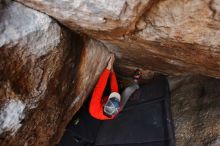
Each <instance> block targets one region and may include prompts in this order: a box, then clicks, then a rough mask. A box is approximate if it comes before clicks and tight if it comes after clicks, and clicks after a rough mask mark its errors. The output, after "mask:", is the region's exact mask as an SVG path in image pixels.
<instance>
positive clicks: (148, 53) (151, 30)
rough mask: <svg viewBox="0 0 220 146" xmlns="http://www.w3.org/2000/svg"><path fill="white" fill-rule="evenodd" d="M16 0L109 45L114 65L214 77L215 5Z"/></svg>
mask: <svg viewBox="0 0 220 146" xmlns="http://www.w3.org/2000/svg"><path fill="white" fill-rule="evenodd" d="M18 1H20V2H22V3H24V4H25V5H28V6H30V7H32V8H34V9H37V10H40V11H42V12H45V13H47V14H49V15H51V16H52V17H54V18H56V19H57V20H58V21H60V22H61V23H63V24H64V25H66V26H68V27H69V28H71V29H73V30H77V31H82V32H84V33H87V34H89V35H90V36H92V37H95V38H97V39H100V40H104V41H105V42H106V43H107V44H113V45H115V48H117V49H115V50H117V51H116V52H115V53H116V54H117V57H118V61H117V62H118V64H121V65H123V66H126V65H128V66H129V67H132V66H133V67H140V68H143V69H151V70H154V71H159V72H162V73H167V74H175V75H179V74H191V73H196V74H203V75H208V76H213V77H220V73H219V65H220V60H219V58H220V57H219V49H220V39H218V38H219V36H220V30H219V28H220V22H219V16H220V15H219V12H220V7H219V1H218V0H185V1H182V0H166V1H141V2H140V1H129V0H127V1H120V2H117V3H116V2H114V1H113V0H112V1H108V2H107V1H102V2H101V3H99V2H98V1H97V3H95V1H90V2H88V1H77V0H75V1H71V2H70V1H65V2H60V3H58V2H48V1H44V0H42V1H34V0H18ZM74 3H76V5H75V6H72V5H71V4H74ZM80 4H81V5H80ZM94 4H96V9H95V10H94V8H95V7H94ZM123 6H124V7H126V9H125V11H123ZM69 7H71V10H70V8H69ZM78 8H80V11H78ZM55 10H56V11H55ZM96 10H97V11H96ZM139 10H140V11H139ZM143 10H144V11H143ZM113 11H114V12H113ZM98 12H99V13H98ZM110 12H111V13H110ZM122 12H123V13H122ZM142 12H143V13H142ZM70 13H71V14H73V13H77V15H76V16H75V15H74V16H73V15H70ZM118 14H120V15H118ZM78 15H80V17H78ZM61 16H62V18H61ZM88 16H90V17H88ZM93 16H94V17H96V18H110V19H112V20H114V19H115V18H116V17H117V20H116V21H114V23H110V21H108V19H106V22H104V21H103V22H102V21H98V19H97V20H96V21H93V20H94V19H95V18H93ZM76 17H77V19H76ZM133 17H135V19H133ZM127 20H129V22H128V21H127ZM67 21H68V23H67ZM91 22H92V23H91ZM100 22H101V23H100ZM111 22H112V21H111ZM91 24H92V25H91ZM131 26H132V27H131ZM114 30H119V31H118V32H117V31H114ZM124 30H126V31H124Z"/></svg>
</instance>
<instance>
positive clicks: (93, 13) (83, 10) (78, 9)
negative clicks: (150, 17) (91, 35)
mask: <svg viewBox="0 0 220 146" xmlns="http://www.w3.org/2000/svg"><path fill="white" fill-rule="evenodd" d="M18 1H20V2H22V3H25V4H27V5H28V6H30V7H33V8H35V9H37V10H40V11H43V12H45V13H47V14H48V15H50V16H52V17H54V18H56V19H57V20H59V21H60V22H62V23H63V24H64V25H66V26H68V27H69V28H71V29H73V30H75V29H81V30H84V29H86V30H91V31H95V32H100V31H103V32H105V33H109V34H115V35H119V34H123V33H126V32H129V31H130V30H132V29H134V28H135V22H136V21H137V20H138V19H137V18H139V16H140V15H142V13H143V12H144V11H145V10H146V9H148V8H149V6H150V5H151V3H152V2H153V0H144V1H143V0H120V1H118V0H89V1H88V0H65V1H60V0H53V1H46V0H43V1H36V0H18ZM128 28H129V29H128ZM115 32H117V33H115Z"/></svg>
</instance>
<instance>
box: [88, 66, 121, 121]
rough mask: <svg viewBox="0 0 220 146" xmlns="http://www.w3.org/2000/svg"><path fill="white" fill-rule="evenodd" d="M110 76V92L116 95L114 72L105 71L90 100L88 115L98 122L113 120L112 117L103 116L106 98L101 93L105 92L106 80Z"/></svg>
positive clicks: (116, 84)
mask: <svg viewBox="0 0 220 146" xmlns="http://www.w3.org/2000/svg"><path fill="white" fill-rule="evenodd" d="M109 75H110V86H111V92H117V93H118V83H117V79H116V75H115V73H114V72H111V71H110V70H108V69H105V70H104V71H103V72H102V74H101V76H100V78H99V80H98V82H97V84H96V86H95V89H94V91H93V94H92V99H91V102H90V105H89V112H90V114H91V115H92V116H93V117H94V118H96V119H99V120H108V119H113V118H114V116H113V117H108V116H106V115H105V114H104V110H103V108H104V105H105V102H106V101H107V100H106V99H108V97H103V92H104V90H105V87H106V84H107V81H108V78H109Z"/></svg>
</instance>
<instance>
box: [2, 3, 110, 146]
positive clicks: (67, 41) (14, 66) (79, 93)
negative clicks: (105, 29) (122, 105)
mask: <svg viewBox="0 0 220 146" xmlns="http://www.w3.org/2000/svg"><path fill="white" fill-rule="evenodd" d="M0 29H1V31H0V52H1V53H0V99H1V100H0V135H1V139H0V145H5V146H6V145H7V146H15V145H16V146H24V145H30V146H31V145H36V146H39V145H41V146H43V145H53V144H54V143H56V142H57V141H59V138H60V137H61V136H62V132H63V130H64V129H65V126H66V125H67V123H68V122H69V121H70V120H71V118H72V116H73V115H74V113H75V112H76V111H77V110H78V109H79V108H80V107H81V105H82V103H83V101H84V100H85V99H86V97H87V96H88V94H89V93H90V91H91V90H92V88H93V86H94V84H95V83H96V80H97V79H98V76H99V74H100V73H101V72H102V70H103V69H104V67H105V66H106V63H107V60H108V51H107V50H106V47H105V46H104V45H103V44H101V43H99V42H97V41H93V40H89V39H88V40H87V41H85V42H83V40H82V38H81V37H80V36H78V35H76V34H73V33H72V32H70V31H68V30H67V29H65V28H63V27H61V26H59V25H58V24H57V23H56V22H55V21H54V20H52V19H51V18H49V17H48V16H47V15H45V14H42V13H39V12H37V11H35V10H32V9H29V8H27V7H25V6H23V5H21V4H19V3H16V2H13V3H11V4H10V5H8V6H7V7H4V9H2V10H1V21H0ZM84 43H85V44H84ZM96 55H97V56H99V57H97V56H96ZM95 56H96V57H95Z"/></svg>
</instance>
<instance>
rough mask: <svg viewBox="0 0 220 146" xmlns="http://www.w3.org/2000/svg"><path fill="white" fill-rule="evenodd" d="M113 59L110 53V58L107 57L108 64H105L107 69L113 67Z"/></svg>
mask: <svg viewBox="0 0 220 146" xmlns="http://www.w3.org/2000/svg"><path fill="white" fill-rule="evenodd" d="M114 61H115V55H114V54H111V55H110V58H109V61H108V65H107V69H108V70H112V69H113V64H114Z"/></svg>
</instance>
